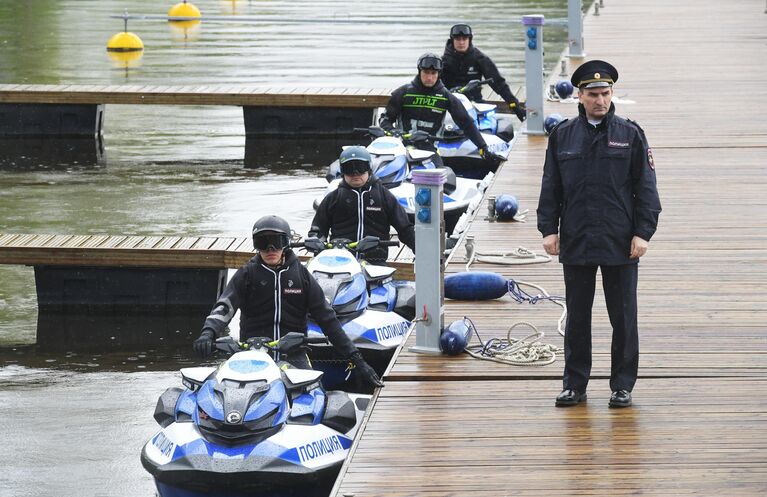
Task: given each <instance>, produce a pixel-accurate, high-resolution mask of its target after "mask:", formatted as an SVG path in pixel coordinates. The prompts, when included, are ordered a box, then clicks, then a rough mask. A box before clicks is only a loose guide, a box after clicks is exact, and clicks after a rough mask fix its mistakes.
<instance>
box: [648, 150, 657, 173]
mask: <svg viewBox="0 0 767 497" xmlns="http://www.w3.org/2000/svg"><path fill="white" fill-rule="evenodd" d="M647 164H649V165H650V169H652V170H653V171H655V159H653V156H652V149H651V148H648V149H647Z"/></svg>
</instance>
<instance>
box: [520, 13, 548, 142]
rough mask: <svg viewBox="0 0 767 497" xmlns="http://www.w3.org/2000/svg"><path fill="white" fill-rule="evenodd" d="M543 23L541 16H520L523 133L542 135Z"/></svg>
mask: <svg viewBox="0 0 767 497" xmlns="http://www.w3.org/2000/svg"><path fill="white" fill-rule="evenodd" d="M543 21H544V18H543V16H542V15H527V16H522V25H523V26H524V27H525V39H526V45H525V91H526V94H527V120H525V131H524V132H525V133H527V134H530V135H543V134H545V132H544V131H543Z"/></svg>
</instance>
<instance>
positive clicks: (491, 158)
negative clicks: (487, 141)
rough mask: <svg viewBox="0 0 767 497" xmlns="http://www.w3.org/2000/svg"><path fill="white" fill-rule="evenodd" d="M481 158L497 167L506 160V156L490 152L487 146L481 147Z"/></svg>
mask: <svg viewBox="0 0 767 497" xmlns="http://www.w3.org/2000/svg"><path fill="white" fill-rule="evenodd" d="M479 156H480V157H482V158H483V159H485V160H486V161H488V162H490V163H491V164H493V165H495V166H497V165H498V164H500V163H501V162H503V161H505V160H506V158H505V157H504V156H502V155H499V154H496V153H495V152H493V151H491V150H489V149H488V148H487V145H483V146H482V147H480V149H479Z"/></svg>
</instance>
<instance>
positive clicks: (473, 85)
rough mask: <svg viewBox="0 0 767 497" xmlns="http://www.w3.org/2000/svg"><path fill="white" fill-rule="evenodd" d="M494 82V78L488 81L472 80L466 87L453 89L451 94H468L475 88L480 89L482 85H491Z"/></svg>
mask: <svg viewBox="0 0 767 497" xmlns="http://www.w3.org/2000/svg"><path fill="white" fill-rule="evenodd" d="M492 82H493V78H487V79H482V80H480V79H472V80H471V81H469V82H468V83H466V85H464V86H456V87H455V88H451V89H450V92H451V93H466V92H467V91H472V90H473V89H475V88H479V87H480V86H482V85H489V84H491V83H492Z"/></svg>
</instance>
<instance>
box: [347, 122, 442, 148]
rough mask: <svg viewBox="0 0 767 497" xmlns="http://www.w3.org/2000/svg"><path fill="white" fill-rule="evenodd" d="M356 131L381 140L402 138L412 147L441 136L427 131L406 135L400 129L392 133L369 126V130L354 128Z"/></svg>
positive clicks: (378, 127)
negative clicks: (391, 137)
mask: <svg viewBox="0 0 767 497" xmlns="http://www.w3.org/2000/svg"><path fill="white" fill-rule="evenodd" d="M354 131H355V132H356V133H363V134H366V135H368V136H370V137H372V138H380V137H382V136H393V137H395V138H400V139H401V140H402V142H403V143H405V144H406V145H412V144H415V143H418V142H422V141H426V140H429V141H434V140H439V136H436V135H430V134H429V133H427V132H426V131H412V132H410V133H405V132H404V131H402V130H400V129H393V130H391V131H387V130H385V129H383V128H381V127H380V126H368V127H367V128H354Z"/></svg>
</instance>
